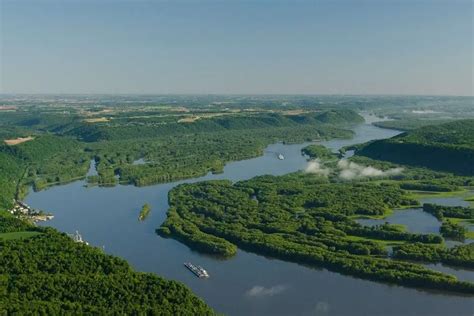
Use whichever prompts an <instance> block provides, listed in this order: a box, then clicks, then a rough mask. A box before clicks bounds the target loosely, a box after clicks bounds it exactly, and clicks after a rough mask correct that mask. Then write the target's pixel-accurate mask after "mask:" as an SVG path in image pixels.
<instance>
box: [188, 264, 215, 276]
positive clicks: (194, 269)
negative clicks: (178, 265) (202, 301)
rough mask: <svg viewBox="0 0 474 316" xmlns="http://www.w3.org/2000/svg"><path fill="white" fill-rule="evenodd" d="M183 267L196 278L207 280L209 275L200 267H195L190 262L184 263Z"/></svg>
mask: <svg viewBox="0 0 474 316" xmlns="http://www.w3.org/2000/svg"><path fill="white" fill-rule="evenodd" d="M184 266H185V267H186V268H188V269H189V270H191V272H192V273H194V274H195V275H196V276H197V277H198V278H208V277H209V274H208V273H207V271H206V270H205V269H204V268H203V267H201V266H196V265H194V264H192V263H191V262H185V263H184Z"/></svg>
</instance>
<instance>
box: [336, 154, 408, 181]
mask: <svg viewBox="0 0 474 316" xmlns="http://www.w3.org/2000/svg"><path fill="white" fill-rule="evenodd" d="M337 167H338V168H339V169H340V170H341V171H340V172H339V177H340V178H341V179H344V180H352V179H360V178H367V177H388V176H394V175H397V174H400V173H402V171H403V168H392V169H388V170H380V169H377V168H374V167H371V166H362V165H359V164H357V163H355V162H351V161H348V160H346V159H341V160H339V162H338V163H337Z"/></svg>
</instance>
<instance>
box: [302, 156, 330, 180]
mask: <svg viewBox="0 0 474 316" xmlns="http://www.w3.org/2000/svg"><path fill="white" fill-rule="evenodd" d="M305 172H307V173H313V174H319V175H321V176H324V177H327V176H329V173H331V169H329V168H325V167H324V166H323V165H322V164H321V161H320V160H319V159H316V160H312V161H310V162H309V163H308V165H307V166H306V169H305Z"/></svg>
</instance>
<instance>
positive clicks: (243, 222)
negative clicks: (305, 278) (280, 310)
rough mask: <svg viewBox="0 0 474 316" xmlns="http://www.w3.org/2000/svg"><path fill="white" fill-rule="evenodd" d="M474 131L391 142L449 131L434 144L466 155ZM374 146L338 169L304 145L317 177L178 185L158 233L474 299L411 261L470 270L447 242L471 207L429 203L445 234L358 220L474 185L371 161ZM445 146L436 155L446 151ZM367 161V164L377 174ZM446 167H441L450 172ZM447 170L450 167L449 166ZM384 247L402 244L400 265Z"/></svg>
mask: <svg viewBox="0 0 474 316" xmlns="http://www.w3.org/2000/svg"><path fill="white" fill-rule="evenodd" d="M473 126H474V121H472V120H465V121H459V122H457V123H456V125H453V123H447V126H442V127H440V128H439V129H436V128H434V127H433V128H432V129H426V128H425V130H426V131H425V132H424V133H423V131H416V132H414V133H417V134H415V135H417V136H414V135H413V134H408V135H402V136H401V137H395V138H394V139H395V140H394V141H398V139H403V138H405V137H406V138H409V139H423V137H424V139H425V140H426V142H427V143H429V142H430V141H429V139H431V138H429V136H427V135H431V133H435V134H436V131H444V130H448V129H449V131H450V132H449V133H448V135H446V136H440V135H438V134H436V138H435V137H433V139H432V140H431V143H433V144H439V143H440V142H442V141H445V142H448V141H449V142H454V139H456V142H455V144H457V145H456V146H461V147H463V146H464V147H463V148H465V149H462V150H466V152H469V151H470V150H472V147H473V146H472V144H471V143H469V141H472V139H474V138H470V137H471V136H472V135H471V131H472V127H473ZM422 135H424V136H422ZM441 135H443V134H441ZM450 135H451V136H450ZM391 141H392V140H388V141H380V142H387V143H390V142H391ZM376 142H377V141H376ZM374 143H375V142H372V143H369V144H368V145H365V146H362V147H359V148H356V149H357V151H356V153H357V154H358V155H356V156H355V157H353V158H351V159H350V161H347V160H340V161H339V162H336V161H337V159H335V158H337V156H336V155H334V154H333V153H332V152H331V151H329V150H328V149H325V148H324V147H322V146H320V145H311V146H308V147H306V148H304V149H303V150H302V152H303V153H304V154H306V155H308V156H309V157H311V158H316V159H318V161H319V162H318V165H317V169H313V170H308V172H310V173H313V174H304V173H295V174H289V175H285V176H278V177H275V176H262V177H256V178H254V179H252V180H248V181H242V182H237V183H235V184H232V183H231V182H228V181H210V182H204V183H195V184H183V185H180V186H177V187H175V188H174V189H173V190H172V191H171V192H170V194H169V202H170V209H169V211H168V218H167V220H166V221H165V223H163V224H162V226H161V227H160V228H159V229H158V230H157V232H158V233H159V234H161V235H163V236H170V237H173V238H177V239H178V240H181V241H182V242H184V243H186V244H187V245H189V246H190V247H192V248H194V249H198V250H200V251H203V252H208V253H213V254H219V255H222V256H224V257H229V256H233V255H234V254H235V253H236V249H237V247H241V248H242V249H245V250H249V251H254V252H257V253H261V254H265V255H270V256H274V257H277V258H281V259H285V260H290V261H295V262H299V263H305V264H313V265H316V266H322V267H325V268H327V269H329V270H333V271H338V272H342V273H345V274H350V275H354V276H358V277H361V278H366V279H371V280H376V281H383V282H389V283H396V284H400V285H405V286H414V287H424V288H430V289H445V290H450V291H455V292H466V293H470V294H474V284H472V283H469V282H462V281H458V280H456V279H455V278H453V277H452V276H449V275H445V274H442V273H440V272H435V271H432V270H429V269H427V268H425V267H423V266H421V265H418V264H415V263H413V262H411V261H413V260H415V261H416V260H425V261H429V262H443V263H449V264H453V265H458V266H463V267H471V266H472V259H473V248H472V246H456V247H454V248H451V249H447V248H446V247H445V246H443V245H442V243H443V238H442V237H441V236H444V237H446V238H452V239H461V240H462V239H464V237H465V234H466V232H467V230H466V228H465V227H464V226H463V225H460V224H458V223H456V222H453V221H451V219H450V218H459V217H461V218H464V219H467V220H474V217H473V213H472V210H471V209H469V210H467V208H466V209H464V208H459V207H453V208H449V207H443V208H442V209H441V210H440V209H439V208H438V207H437V206H428V205H425V207H424V208H425V211H427V212H430V213H433V214H434V215H435V216H437V218H438V219H440V220H442V221H443V223H442V226H441V229H440V233H441V236H440V235H434V234H415V233H409V232H406V231H404V230H400V229H399V227H397V226H395V225H389V224H384V225H378V226H372V227H367V226H362V225H361V224H358V223H357V222H356V221H355V219H356V218H357V217H360V216H369V217H370V216H372V217H381V216H382V217H383V216H385V215H386V214H387V213H389V212H390V211H391V210H392V209H394V208H403V207H407V206H418V205H419V204H418V202H417V201H415V200H413V199H412V198H411V193H410V192H409V191H407V190H417V189H422V190H428V191H435V192H436V191H438V190H441V188H443V187H444V188H445V189H446V190H447V191H450V190H455V189H457V190H459V188H460V187H463V186H468V185H472V184H473V179H472V178H470V177H460V176H457V175H455V174H451V173H446V172H444V171H436V170H430V169H422V168H419V167H418V165H417V164H415V165H416V166H415V167H411V166H409V165H404V166H403V168H402V167H400V165H394V164H393V163H392V162H385V161H383V159H381V160H373V159H369V158H365V157H364V156H365V154H366V153H367V151H366V150H367V148H368V147H369V148H370V146H372V145H373V144H374ZM401 143H403V142H401ZM420 146H425V145H420ZM437 146H438V145H437ZM439 146H440V147H439V148H440V149H439V150H444V147H443V146H442V145H439ZM446 146H448V145H446ZM437 148H438V147H437ZM374 150H375V149H374ZM373 156H375V157H379V156H377V155H373ZM382 158H383V156H382ZM334 160H336V161H334ZM388 160H390V159H388ZM463 161H464V160H463ZM467 161H471V162H472V161H474V160H467ZM362 163H365V164H368V163H370V167H367V166H364V165H362ZM447 164H448V161H447V160H444V162H443V166H446V165H447ZM464 165H466V163H465V161H464ZM458 167H461V168H462V166H459V165H458ZM377 168H380V169H377ZM436 169H438V168H436ZM446 169H448V170H449V168H446V167H445V168H442V170H446ZM323 171H324V172H323ZM379 179H382V180H385V181H379ZM371 180H372V181H371ZM373 180H378V181H373ZM433 209H434V210H433ZM440 214H441V215H440ZM442 215H444V216H445V218H444V220H443V218H442V217H440V216H442ZM387 245H392V246H395V247H394V253H393V255H392V256H393V258H397V259H399V260H392V259H390V258H389V253H388V252H387V248H386V246H387ZM405 259H409V260H410V261H403V260H405ZM367 267H370V268H367Z"/></svg>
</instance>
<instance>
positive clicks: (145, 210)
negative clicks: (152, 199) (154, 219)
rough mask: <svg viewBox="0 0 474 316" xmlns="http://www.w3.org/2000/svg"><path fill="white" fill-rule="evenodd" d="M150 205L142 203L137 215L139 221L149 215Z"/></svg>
mask: <svg viewBox="0 0 474 316" xmlns="http://www.w3.org/2000/svg"><path fill="white" fill-rule="evenodd" d="M150 211H151V206H150V204H148V203H145V204H143V206H142V209H141V210H140V214H139V215H138V220H139V221H144V220H145V219H146V218H147V217H148V215H150Z"/></svg>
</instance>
